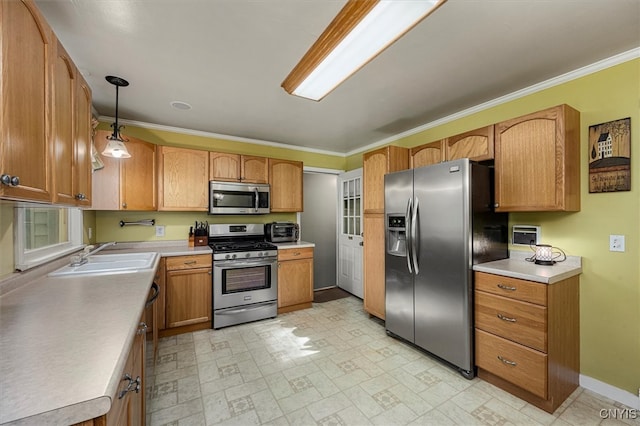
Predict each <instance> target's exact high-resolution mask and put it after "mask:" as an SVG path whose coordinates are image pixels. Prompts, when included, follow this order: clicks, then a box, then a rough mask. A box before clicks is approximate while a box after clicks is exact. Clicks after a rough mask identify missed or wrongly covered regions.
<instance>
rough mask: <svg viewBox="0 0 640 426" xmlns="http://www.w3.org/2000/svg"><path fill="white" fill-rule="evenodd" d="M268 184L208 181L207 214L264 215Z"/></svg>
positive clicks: (267, 200)
mask: <svg viewBox="0 0 640 426" xmlns="http://www.w3.org/2000/svg"><path fill="white" fill-rule="evenodd" d="M270 198H271V197H270V190H269V185H268V184H259V183H235V182H217V181H209V214H266V213H269V207H270V205H271V202H270V201H271V200H270Z"/></svg>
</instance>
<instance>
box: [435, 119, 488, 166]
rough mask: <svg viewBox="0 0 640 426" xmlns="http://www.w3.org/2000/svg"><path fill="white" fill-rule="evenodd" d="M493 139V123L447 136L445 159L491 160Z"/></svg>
mask: <svg viewBox="0 0 640 426" xmlns="http://www.w3.org/2000/svg"><path fill="white" fill-rule="evenodd" d="M493 139H494V138H493V125H491V126H487V127H481V128H480V129H475V130H471V131H469V132H465V133H462V134H459V135H456V136H452V137H450V138H447V139H446V142H445V145H446V159H447V161H448V160H457V159H459V158H469V159H471V160H474V161H484V160H493V146H494V143H493Z"/></svg>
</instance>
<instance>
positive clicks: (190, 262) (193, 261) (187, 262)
mask: <svg viewBox="0 0 640 426" xmlns="http://www.w3.org/2000/svg"><path fill="white" fill-rule="evenodd" d="M194 263H197V260H188V261H186V262H184V264H185V265H193V264H194Z"/></svg>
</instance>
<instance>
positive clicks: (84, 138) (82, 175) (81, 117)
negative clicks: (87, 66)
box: [73, 72, 93, 207]
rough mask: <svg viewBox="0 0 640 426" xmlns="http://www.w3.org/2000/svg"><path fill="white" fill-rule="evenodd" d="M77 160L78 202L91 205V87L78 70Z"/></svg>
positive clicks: (75, 168) (74, 173)
mask: <svg viewBox="0 0 640 426" xmlns="http://www.w3.org/2000/svg"><path fill="white" fill-rule="evenodd" d="M75 101H76V102H75V113H74V122H75V124H74V125H75V137H74V139H75V162H74V169H73V181H74V188H75V193H76V194H75V195H76V204H77V205H80V206H83V207H90V206H91V204H92V197H93V194H92V191H91V189H92V173H91V133H92V131H93V129H92V127H91V88H90V87H89V85H88V84H87V82H86V81H85V79H84V78H83V77H82V75H81V74H80V73H79V72H78V73H77V74H76V96H75Z"/></svg>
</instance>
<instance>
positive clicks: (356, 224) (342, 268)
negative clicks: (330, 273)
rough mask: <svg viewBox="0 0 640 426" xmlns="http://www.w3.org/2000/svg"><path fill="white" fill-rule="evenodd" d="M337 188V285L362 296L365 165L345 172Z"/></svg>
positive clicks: (339, 179) (340, 177)
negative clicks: (363, 174)
mask: <svg viewBox="0 0 640 426" xmlns="http://www.w3.org/2000/svg"><path fill="white" fill-rule="evenodd" d="M338 188H339V189H340V190H339V191H338V192H339V195H338V197H339V200H338V201H339V205H340V219H339V225H338V226H339V229H340V232H339V235H338V287H340V288H342V289H344V290H346V291H348V292H349V293H351V294H353V295H355V296H358V297H360V298H362V297H363V295H364V293H363V287H362V169H357V170H352V171H350V172H347V173H342V174H341V175H340V176H339V178H338Z"/></svg>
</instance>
